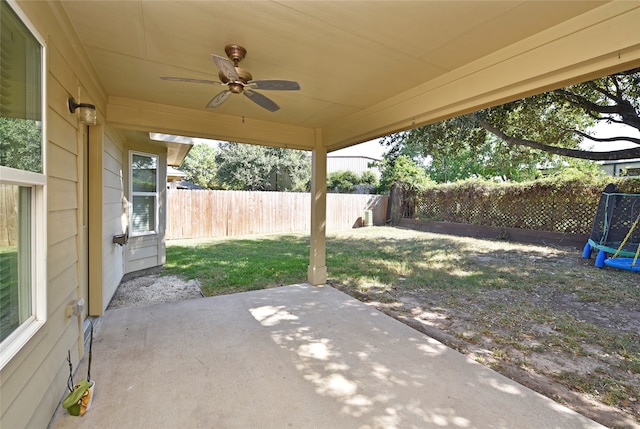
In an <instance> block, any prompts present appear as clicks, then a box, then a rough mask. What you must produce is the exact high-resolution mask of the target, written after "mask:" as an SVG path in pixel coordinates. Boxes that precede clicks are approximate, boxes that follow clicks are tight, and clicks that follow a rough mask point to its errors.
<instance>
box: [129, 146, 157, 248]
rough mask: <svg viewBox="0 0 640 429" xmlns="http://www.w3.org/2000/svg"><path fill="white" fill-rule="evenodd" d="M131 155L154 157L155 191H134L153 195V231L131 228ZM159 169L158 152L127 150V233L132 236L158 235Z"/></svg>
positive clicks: (143, 194)
mask: <svg viewBox="0 0 640 429" xmlns="http://www.w3.org/2000/svg"><path fill="white" fill-rule="evenodd" d="M133 155H141V156H148V157H151V158H155V159H156V191H155V192H136V195H137V196H148V197H155V204H154V208H153V210H154V216H153V218H154V225H153V231H145V232H134V230H133ZM159 171H160V157H159V156H158V154H155V153H146V152H139V151H135V150H130V151H129V230H130V232H129V234H130V235H131V236H132V237H144V236H148V235H158V225H159V223H158V210H159V207H160V201H159V198H160V187H159V186H160V184H159V181H160V180H159V179H160V175H159Z"/></svg>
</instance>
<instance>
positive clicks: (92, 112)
mask: <svg viewBox="0 0 640 429" xmlns="http://www.w3.org/2000/svg"><path fill="white" fill-rule="evenodd" d="M76 109H78V114H79V116H80V122H82V123H83V124H86V125H95V124H96V106H94V105H93V104H89V103H77V102H76V100H75V99H74V98H73V97H69V111H70V112H71V113H74V112H75V111H76Z"/></svg>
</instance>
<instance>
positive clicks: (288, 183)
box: [216, 142, 311, 191]
mask: <svg viewBox="0 0 640 429" xmlns="http://www.w3.org/2000/svg"><path fill="white" fill-rule="evenodd" d="M216 162H217V164H218V169H217V172H216V178H217V180H218V182H219V183H220V184H221V185H222V186H223V187H225V188H227V189H237V190H247V191H292V190H293V191H304V190H308V189H309V188H310V178H311V161H310V159H309V156H308V154H307V153H306V152H303V151H298V150H293V149H282V148H273V147H265V146H256V145H248V144H239V143H231V142H226V143H222V144H221V145H220V146H219V148H218V154H217V155H216Z"/></svg>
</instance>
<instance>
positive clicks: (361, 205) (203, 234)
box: [166, 189, 388, 240]
mask: <svg viewBox="0 0 640 429" xmlns="http://www.w3.org/2000/svg"><path fill="white" fill-rule="evenodd" d="M387 204H388V197H387V196H385V195H358V194H327V231H336V230H341V229H349V228H353V227H357V226H361V225H362V221H363V219H364V212H365V210H371V211H372V215H373V224H374V225H384V224H385V221H386V215H387ZM167 209H168V210H167V233H166V238H167V239H168V240H171V239H178V238H213V237H232V236H239V235H251V234H276V233H287V232H309V231H310V229H311V196H310V194H308V193H301V192H257V191H256V192H253V191H251V192H250V191H209V190H197V191H196V190H193V191H190V190H172V189H170V190H167Z"/></svg>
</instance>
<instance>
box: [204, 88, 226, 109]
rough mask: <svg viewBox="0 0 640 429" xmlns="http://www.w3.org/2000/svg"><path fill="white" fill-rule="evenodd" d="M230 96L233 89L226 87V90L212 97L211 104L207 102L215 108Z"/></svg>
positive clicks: (210, 107) (210, 106)
mask: <svg viewBox="0 0 640 429" xmlns="http://www.w3.org/2000/svg"><path fill="white" fill-rule="evenodd" d="M230 96H231V91H229V90H228V89H225V90H224V91H220V92H219V93H218V94H217V95H216V96H215V97H213V98H212V99H211V101H209V104H207V108H209V109H213V108H215V107H218V106H219V105H221V104H222V103H224V101H225V100H226V99H227V98H229V97H230Z"/></svg>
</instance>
